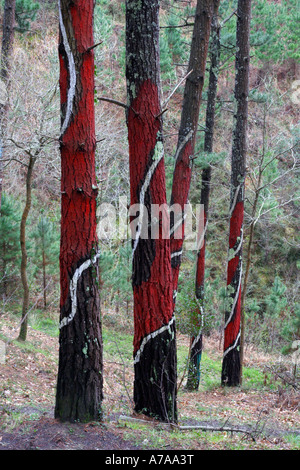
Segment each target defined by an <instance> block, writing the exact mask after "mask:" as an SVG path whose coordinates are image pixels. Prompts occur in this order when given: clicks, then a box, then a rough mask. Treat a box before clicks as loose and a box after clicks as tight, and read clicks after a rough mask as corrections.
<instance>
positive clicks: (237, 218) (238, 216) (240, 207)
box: [229, 201, 244, 248]
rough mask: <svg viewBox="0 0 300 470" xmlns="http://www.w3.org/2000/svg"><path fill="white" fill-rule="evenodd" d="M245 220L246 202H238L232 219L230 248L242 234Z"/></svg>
mask: <svg viewBox="0 0 300 470" xmlns="http://www.w3.org/2000/svg"><path fill="white" fill-rule="evenodd" d="M243 220H244V202H243V201H240V202H237V203H236V205H235V208H234V210H233V213H232V216H231V219H230V229H229V230H230V232H229V248H233V247H234V245H235V244H236V241H237V238H238V237H240V235H241V229H242V226H243Z"/></svg>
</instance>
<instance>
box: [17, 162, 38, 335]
mask: <svg viewBox="0 0 300 470" xmlns="http://www.w3.org/2000/svg"><path fill="white" fill-rule="evenodd" d="M35 162H36V158H35V157H33V156H31V157H30V159H29V164H28V168H27V175H26V202H25V207H24V210H23V214H22V218H21V225H20V245H21V254H22V258H21V280H22V286H23V303H22V320H21V328H20V332H19V337H18V340H19V341H26V338H27V328H28V316H27V315H28V306H29V286H28V279H27V271H26V269H27V250H26V222H27V218H28V214H29V211H30V208H31V186H32V176H33V167H34V164H35Z"/></svg>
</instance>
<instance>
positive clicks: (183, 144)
mask: <svg viewBox="0 0 300 470" xmlns="http://www.w3.org/2000/svg"><path fill="white" fill-rule="evenodd" d="M212 15H213V0H198V2H197V7H196V13H195V23H194V30H193V37H192V43H191V51H190V59H189V66H188V72H191V71H192V72H191V73H190V75H189V76H188V77H187V80H186V84H185V89H184V98H183V106H182V112H181V122H180V128H179V134H178V143H177V150H176V154H175V169H174V174H173V184H172V193H171V202H170V205H171V206H172V205H174V207H175V208H178V209H179V208H180V214H176V211H174V216H173V214H172V212H171V221H170V222H171V233H170V240H171V264H172V279H173V292H174V301H175V299H176V294H177V285H178V275H179V268H180V264H181V256H182V245H183V239H184V220H182V224H181V225H180V226H178V229H177V230H176V231H174V224H175V225H177V222H178V221H179V220H180V216H181V214H183V213H184V208H185V204H187V201H188V195H189V190H190V182H191V174H192V159H193V156H194V149H195V140H196V137H197V126H198V120H199V109H200V103H201V98H202V89H203V84H204V74H205V66H206V58H207V51H208V44H209V36H210V29H211V20H212ZM180 230H182V232H180ZM178 233H182V236H181V237H180V236H178ZM175 234H176V235H175Z"/></svg>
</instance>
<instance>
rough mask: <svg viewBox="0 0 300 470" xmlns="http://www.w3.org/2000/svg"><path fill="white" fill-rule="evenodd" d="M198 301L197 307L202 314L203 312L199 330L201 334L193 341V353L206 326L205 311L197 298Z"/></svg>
mask: <svg viewBox="0 0 300 470" xmlns="http://www.w3.org/2000/svg"><path fill="white" fill-rule="evenodd" d="M195 299H196V302H197V305H198V307H199V308H200V312H201V327H200V328H199V332H198V335H197V336H196V338H195V339H194V341H193V344H192V346H191V351H192V350H193V349H194V347H195V346H196V344H197V343H198V341H199V339H200V336H201V335H202V330H203V326H204V311H203V307H202V306H201V305H199V302H198V299H197V297H195Z"/></svg>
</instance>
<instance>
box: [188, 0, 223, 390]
mask: <svg viewBox="0 0 300 470" xmlns="http://www.w3.org/2000/svg"><path fill="white" fill-rule="evenodd" d="M219 4H220V1H219V0H215V2H214V14H213V19H212V25H211V41H210V52H209V55H210V68H209V82H208V93H207V106H206V121H205V137H204V152H205V153H206V155H207V158H209V154H211V153H212V151H213V136H214V122H215V105H216V97H217V84H218V74H219V57H220V23H219V20H218V10H219ZM210 182H211V166H210V164H209V162H208V163H207V165H206V168H204V169H203V171H202V182H201V195H200V204H202V207H203V233H199V244H200V246H199V247H197V248H198V253H197V263H196V281H195V297H196V300H197V307H198V308H197V312H196V315H195V318H194V319H193V332H192V333H193V334H192V335H191V351H190V360H189V369H188V379H187V385H186V386H187V388H188V389H190V390H196V389H197V388H198V387H199V381H200V362H201V355H202V323H203V321H204V289H205V286H204V277H205V248H206V233H207V224H208V209H209V194H210Z"/></svg>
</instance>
